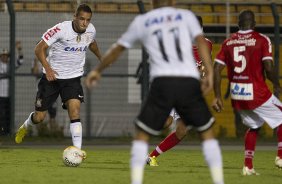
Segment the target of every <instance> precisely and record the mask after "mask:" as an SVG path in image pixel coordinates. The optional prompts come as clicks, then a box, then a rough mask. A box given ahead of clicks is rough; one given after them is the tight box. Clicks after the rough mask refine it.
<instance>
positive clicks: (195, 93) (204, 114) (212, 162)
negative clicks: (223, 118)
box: [175, 78, 224, 184]
mask: <svg viewBox="0 0 282 184" xmlns="http://www.w3.org/2000/svg"><path fill="white" fill-rule="evenodd" d="M180 86H181V89H180V90H177V92H178V93H177V96H178V97H179V98H178V100H177V104H176V107H175V109H176V111H177V112H178V113H179V115H180V117H181V118H182V120H183V122H184V123H185V125H186V127H189V126H192V127H195V128H196V130H197V131H198V132H199V134H200V137H201V139H202V151H203V155H204V158H205V160H206V162H207V164H208V167H209V170H210V174H211V178H212V181H213V183H214V184H223V183H224V179H223V164H222V156H221V150H220V147H219V144H218V141H217V140H216V139H215V136H214V133H213V130H212V125H213V123H214V118H213V117H212V114H211V112H210V110H209V108H208V105H207V103H206V101H205V99H204V98H203V96H202V92H201V87H200V82H199V81H197V80H195V79H192V78H189V79H187V80H186V81H185V82H182V83H181V84H180Z"/></svg>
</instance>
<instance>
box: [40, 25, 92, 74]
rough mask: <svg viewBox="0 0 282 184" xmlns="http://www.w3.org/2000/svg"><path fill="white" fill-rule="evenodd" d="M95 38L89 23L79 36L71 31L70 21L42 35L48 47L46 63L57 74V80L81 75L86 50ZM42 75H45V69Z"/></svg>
mask: <svg viewBox="0 0 282 184" xmlns="http://www.w3.org/2000/svg"><path fill="white" fill-rule="evenodd" d="M95 36H96V30H95V27H94V26H93V24H91V23H90V24H89V25H88V27H87V29H86V31H85V32H84V33H82V34H79V33H76V32H75V31H74V30H73V27H72V21H65V22H62V23H59V24H57V25H55V26H54V27H52V28H51V29H49V30H48V31H46V32H45V33H44V34H43V36H42V39H43V40H44V41H45V42H46V43H47V45H48V46H50V48H49V55H48V57H47V61H48V62H49V64H50V66H51V67H52V69H53V70H55V71H56V72H57V73H58V76H56V77H57V78H58V79H69V78H75V77H79V76H82V75H83V73H84V68H83V67H84V64H85V55H86V50H87V48H88V46H89V44H90V43H92V42H93V41H94V39H95ZM43 73H46V72H45V69H43Z"/></svg>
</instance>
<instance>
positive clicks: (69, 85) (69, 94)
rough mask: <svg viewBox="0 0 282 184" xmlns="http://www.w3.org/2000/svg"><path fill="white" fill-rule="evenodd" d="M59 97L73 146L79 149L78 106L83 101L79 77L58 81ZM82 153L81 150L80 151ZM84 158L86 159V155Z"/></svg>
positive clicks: (80, 125) (80, 127)
mask: <svg viewBox="0 0 282 184" xmlns="http://www.w3.org/2000/svg"><path fill="white" fill-rule="evenodd" d="M60 86H61V90H60V95H61V98H62V102H63V107H64V108H66V109H67V110H68V114H69V118H70V132H71V136H72V143H73V146H75V147H77V148H79V149H81V146H82V124H81V121H80V105H81V103H82V102H83V100H84V94H83V89H82V86H81V83H80V77H77V78H73V79H66V80H62V81H60ZM82 151H83V150H82ZM83 153H84V158H86V153H85V151H83Z"/></svg>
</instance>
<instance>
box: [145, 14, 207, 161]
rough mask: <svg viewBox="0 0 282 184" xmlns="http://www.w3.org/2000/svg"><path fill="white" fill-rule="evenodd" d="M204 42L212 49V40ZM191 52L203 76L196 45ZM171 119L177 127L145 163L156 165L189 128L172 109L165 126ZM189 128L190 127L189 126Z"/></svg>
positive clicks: (167, 125)
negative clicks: (160, 157) (161, 155)
mask: <svg viewBox="0 0 282 184" xmlns="http://www.w3.org/2000/svg"><path fill="white" fill-rule="evenodd" d="M197 19H198V21H199V23H200V25H201V27H202V28H203V20H202V17H201V16H197ZM206 42H207V45H208V48H209V49H210V53H211V51H212V42H211V41H210V40H209V39H207V38H206ZM193 54H194V59H195V61H196V65H197V67H198V69H199V71H200V73H201V77H204V76H205V72H206V71H205V66H204V65H203V61H202V60H201V58H200V56H199V53H198V48H197V46H195V45H193ZM173 120H175V121H176V122H177V127H176V130H175V131H173V132H172V133H171V134H169V135H168V136H167V137H166V138H165V139H164V140H163V141H162V142H161V143H160V144H159V145H158V146H157V147H156V148H155V149H154V150H153V151H152V152H151V153H150V154H149V156H148V158H147V164H148V165H149V166H158V162H157V159H156V157H158V156H159V155H160V154H162V153H164V152H166V151H168V150H170V149H171V148H173V147H174V146H176V145H177V144H178V143H179V142H180V141H181V140H182V139H183V138H184V137H185V135H186V134H187V130H188V129H189V127H188V128H186V125H185V124H184V123H183V122H182V120H181V118H180V116H179V115H178V114H177V113H176V112H175V110H174V109H173V110H172V112H171V113H170V115H169V117H168V119H167V121H166V125H165V126H166V127H169V126H170V125H171V124H172V123H173ZM190 128H191V127H190Z"/></svg>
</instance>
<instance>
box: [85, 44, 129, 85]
mask: <svg viewBox="0 0 282 184" xmlns="http://www.w3.org/2000/svg"><path fill="white" fill-rule="evenodd" d="M124 50H125V47H124V46H122V45H119V44H117V43H114V44H113V45H112V46H111V47H110V48H109V50H108V51H107V52H106V53H105V55H104V56H103V57H102V59H101V62H100V63H99V65H98V66H97V67H96V68H95V69H94V70H92V71H91V72H89V74H88V75H87V77H86V80H85V83H86V86H87V87H88V88H90V87H92V86H95V85H96V81H98V80H99V79H100V77H101V72H102V71H103V70H104V69H105V68H107V67H109V66H110V65H111V64H112V63H113V62H115V61H116V60H117V58H118V57H119V56H120V54H121V53H122V52H123V51H124Z"/></svg>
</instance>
